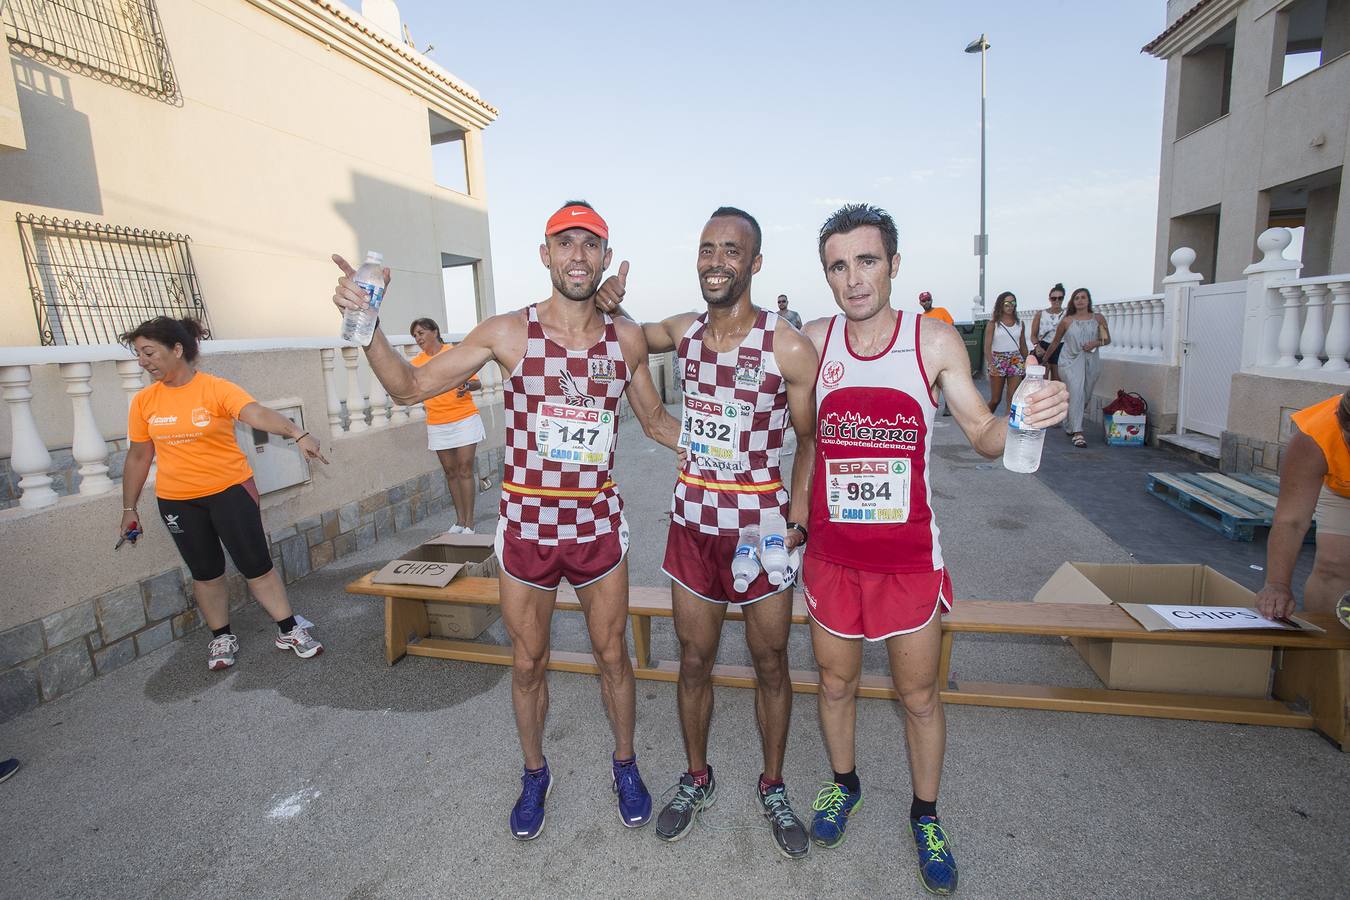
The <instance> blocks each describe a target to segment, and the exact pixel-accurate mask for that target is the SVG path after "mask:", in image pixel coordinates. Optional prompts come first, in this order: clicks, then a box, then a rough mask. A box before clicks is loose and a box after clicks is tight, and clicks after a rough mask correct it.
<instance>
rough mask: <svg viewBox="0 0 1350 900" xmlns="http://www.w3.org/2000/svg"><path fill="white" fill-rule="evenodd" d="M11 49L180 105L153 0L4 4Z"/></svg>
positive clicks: (0, 10) (0, 9) (1, 11)
mask: <svg viewBox="0 0 1350 900" xmlns="http://www.w3.org/2000/svg"><path fill="white" fill-rule="evenodd" d="M0 15H3V18H4V23H5V36H6V37H7V38H9V43H10V45H11V46H12V47H14V48H15V49H17V50H19V51H20V52H22V53H25V54H27V55H29V56H32V57H34V58H36V59H40V60H42V61H43V62H49V63H53V64H55V65H59V66H62V67H64V68H73V69H75V70H77V71H81V72H84V73H86V74H90V75H94V76H96V77H99V78H101V79H103V80H104V81H108V82H111V83H114V84H117V85H120V86H122V87H125V88H129V89H131V90H134V91H137V92H138V93H142V94H147V95H151V96H157V97H159V98H161V99H164V100H169V101H175V102H176V101H177V100H178V99H179V96H180V95H179V93H178V82H177V80H176V79H175V78H174V72H173V62H172V61H171V60H170V59H169V48H168V45H167V44H166V43H165V41H164V29H163V27H162V26H161V23H160V19H159V10H158V9H157V8H156V6H155V0H0Z"/></svg>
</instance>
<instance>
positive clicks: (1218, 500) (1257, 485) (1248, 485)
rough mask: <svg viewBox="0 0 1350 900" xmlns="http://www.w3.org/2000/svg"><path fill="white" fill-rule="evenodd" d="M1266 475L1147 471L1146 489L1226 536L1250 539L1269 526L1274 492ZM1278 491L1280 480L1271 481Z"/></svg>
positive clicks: (1169, 504) (1232, 539)
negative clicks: (1262, 477) (1259, 476)
mask: <svg viewBox="0 0 1350 900" xmlns="http://www.w3.org/2000/svg"><path fill="white" fill-rule="evenodd" d="M1268 482H1269V479H1258V478H1252V477H1251V476H1241V475H1239V476H1231V475H1221V474H1219V473H1217V472H1194V473H1183V472H1150V473H1148V492H1149V493H1150V494H1152V495H1153V496H1155V497H1157V498H1158V499H1159V500H1161V501H1163V502H1164V503H1166V504H1167V505H1168V506H1171V507H1173V508H1175V509H1178V510H1180V511H1181V512H1183V513H1185V514H1186V515H1188V516H1190V517H1191V518H1192V519H1195V520H1196V521H1197V522H1199V523H1201V524H1202V525H1205V526H1206V527H1208V528H1213V529H1214V530H1215V531H1217V532H1219V533H1220V534H1222V535H1223V536H1224V537H1226V538H1228V539H1229V540H1230V541H1250V540H1252V539H1254V538H1255V536H1256V529H1257V528H1269V527H1270V523H1271V521H1272V520H1273V519H1274V516H1275V495H1274V494H1271V493H1269V492H1268V491H1267V488H1268V487H1270V486H1271V485H1270V484H1269V483H1268ZM1274 488H1275V490H1276V491H1277V492H1278V491H1279V484H1278V482H1276V483H1275V484H1274Z"/></svg>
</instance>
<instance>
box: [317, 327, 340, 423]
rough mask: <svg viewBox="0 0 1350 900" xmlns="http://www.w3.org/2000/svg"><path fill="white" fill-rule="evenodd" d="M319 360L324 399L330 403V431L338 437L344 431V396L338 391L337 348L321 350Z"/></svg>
mask: <svg viewBox="0 0 1350 900" xmlns="http://www.w3.org/2000/svg"><path fill="white" fill-rule="evenodd" d="M319 360H320V364H321V365H322V366H323V393H324V399H325V400H326V401H327V403H328V433H329V434H331V435H332V436H333V437H337V436H338V435H339V434H341V433H342V397H341V395H340V394H339V393H338V385H337V371H336V365H337V350H335V349H333V348H331V347H330V348H328V349H326V350H320V351H319ZM344 372H345V368H344Z"/></svg>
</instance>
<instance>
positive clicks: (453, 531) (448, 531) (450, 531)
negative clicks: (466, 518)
mask: <svg viewBox="0 0 1350 900" xmlns="http://www.w3.org/2000/svg"><path fill="white" fill-rule="evenodd" d="M463 530H464V526H463V525H451V526H450V527H449V528H447V529H445V533H446V534H459V533H460V532H462V531H463Z"/></svg>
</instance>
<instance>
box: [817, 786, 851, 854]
mask: <svg viewBox="0 0 1350 900" xmlns="http://www.w3.org/2000/svg"><path fill="white" fill-rule="evenodd" d="M811 808H812V809H814V810H815V811H816V815H815V818H814V819H812V820H811V839H812V840H814V841H815V842H816V843H817V844H819V845H820V846H822V847H838V846H839V845H840V844H842V843H843V842H844V829H845V828H847V827H848V820H849V817H850V816H852V815H853V813H854V812H856V811H857V810H859V809H861V808H862V791H858V792H857V793H856V794H854V793H850V792H849V790H848V789H847V788H845V787H844V786H843V785H842V784H835V783H834V782H833V781H828V782H826V783H825V786H824V787H822V788H821V789H820V793H819V794H816V802H814V803H812V804H811Z"/></svg>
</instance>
